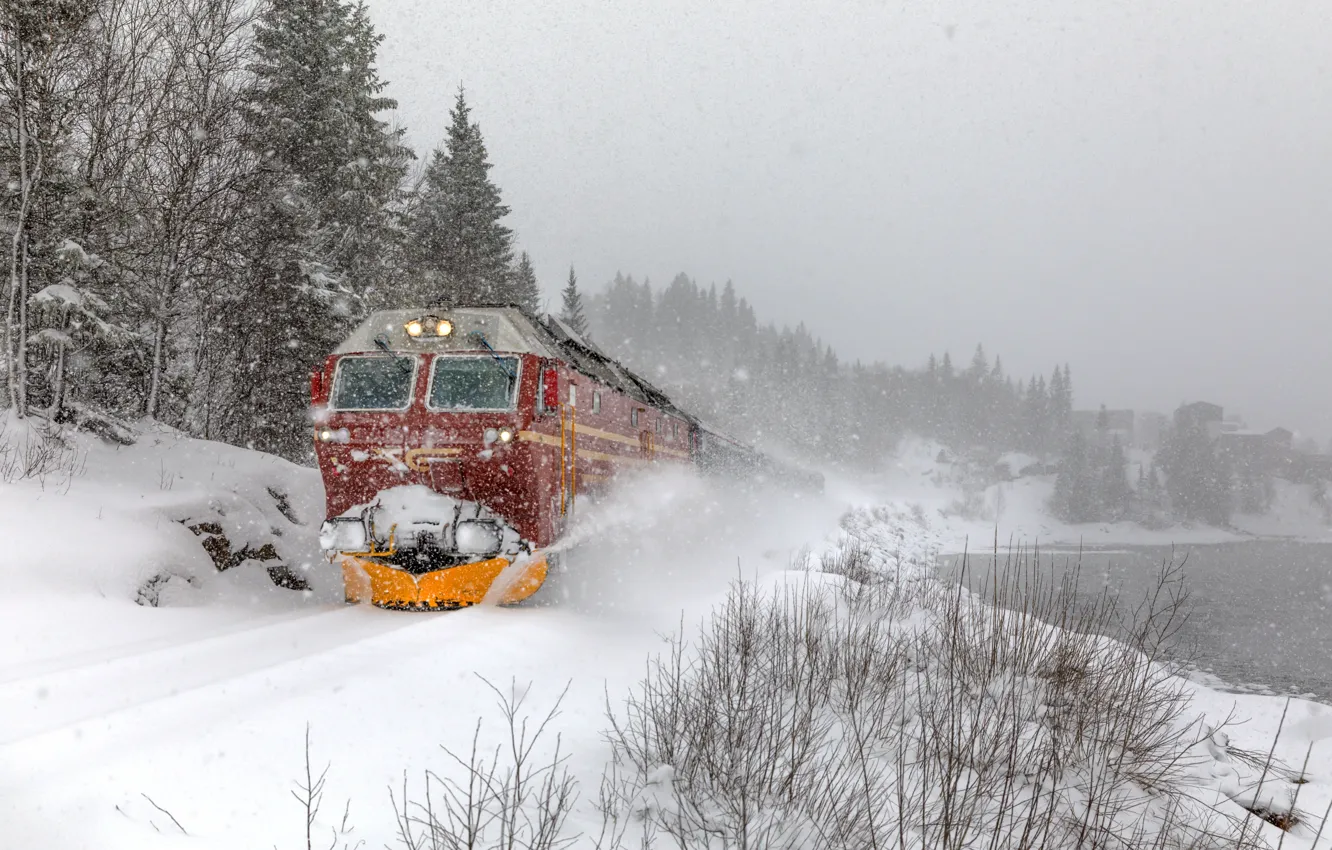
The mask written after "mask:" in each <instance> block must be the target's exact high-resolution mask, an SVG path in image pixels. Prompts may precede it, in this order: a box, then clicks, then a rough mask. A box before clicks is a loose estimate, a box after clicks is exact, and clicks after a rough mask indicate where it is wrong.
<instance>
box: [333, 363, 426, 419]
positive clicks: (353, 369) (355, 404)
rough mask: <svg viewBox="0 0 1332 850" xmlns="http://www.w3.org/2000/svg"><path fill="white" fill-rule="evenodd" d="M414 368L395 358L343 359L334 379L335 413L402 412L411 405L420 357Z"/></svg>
mask: <svg viewBox="0 0 1332 850" xmlns="http://www.w3.org/2000/svg"><path fill="white" fill-rule="evenodd" d="M410 360H411V363H412V368H411V369H405V368H403V365H402V364H403V363H404V360H403V359H402V358H401V357H399V358H397V359H394V358H391V357H343V358H342V359H341V360H339V361H338V368H337V374H336V375H335V376H334V377H333V397H332V398H331V399H330V400H329V404H330V405H331V406H332V408H333V409H334V410H402V409H404V408H406V407H407V405H408V404H410V403H411V400H412V382H413V381H415V380H416V358H415V357H412V358H410Z"/></svg>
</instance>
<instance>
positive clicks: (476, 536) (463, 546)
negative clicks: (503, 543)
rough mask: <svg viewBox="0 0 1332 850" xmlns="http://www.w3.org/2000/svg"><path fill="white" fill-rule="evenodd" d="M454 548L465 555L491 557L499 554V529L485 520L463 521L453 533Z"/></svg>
mask: <svg viewBox="0 0 1332 850" xmlns="http://www.w3.org/2000/svg"><path fill="white" fill-rule="evenodd" d="M453 546H454V548H455V549H457V550H458V551H459V552H460V553H461V554H464V555H489V554H491V553H492V552H498V551H499V550H500V530H499V527H498V526H496V525H495V523H493V522H486V521H485V520H474V519H473V520H463V521H462V522H460V523H458V525H457V527H456V528H455V529H454V531H453Z"/></svg>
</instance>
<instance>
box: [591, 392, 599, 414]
mask: <svg viewBox="0 0 1332 850" xmlns="http://www.w3.org/2000/svg"><path fill="white" fill-rule="evenodd" d="M592 412H593V413H600V412H601V393H599V392H597V391H596V390H593V391H592Z"/></svg>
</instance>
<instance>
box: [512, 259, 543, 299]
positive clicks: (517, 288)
mask: <svg viewBox="0 0 1332 850" xmlns="http://www.w3.org/2000/svg"><path fill="white" fill-rule="evenodd" d="M511 297H512V298H513V302H514V303H515V304H519V305H521V306H522V307H524V308H525V309H527V311H528V312H530V313H532V314H533V315H536V313H537V311H538V310H540V309H541V287H540V286H539V285H538V284H537V279H536V270H535V269H533V268H532V258H531V257H529V256H528V255H527V252H526V251H524V252H523V255H522V256H521V257H519V258H518V265H517V267H515V268H514V270H513V291H512V296H511Z"/></svg>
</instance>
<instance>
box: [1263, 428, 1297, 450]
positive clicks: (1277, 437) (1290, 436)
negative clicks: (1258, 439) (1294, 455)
mask: <svg viewBox="0 0 1332 850" xmlns="http://www.w3.org/2000/svg"><path fill="white" fill-rule="evenodd" d="M1267 438H1268V439H1269V440H1271V441H1272V442H1273V443H1275V444H1277V445H1281V446H1285V447H1286V448H1290V447H1291V445H1292V444H1293V443H1294V440H1295V433H1294V432H1293V431H1288V430H1286V429H1285V428H1273V429H1272V430H1271V431H1268V432H1267Z"/></svg>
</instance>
